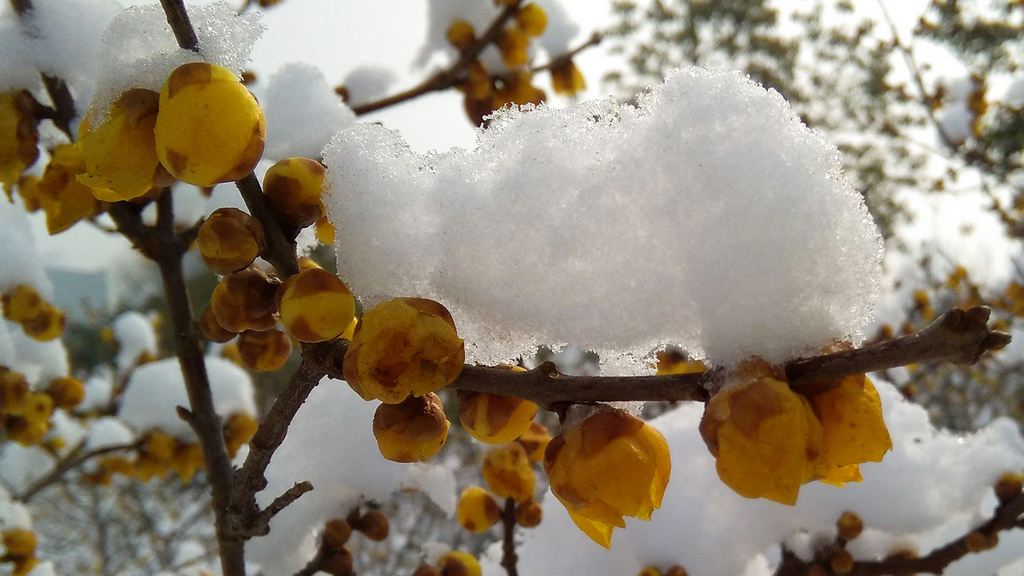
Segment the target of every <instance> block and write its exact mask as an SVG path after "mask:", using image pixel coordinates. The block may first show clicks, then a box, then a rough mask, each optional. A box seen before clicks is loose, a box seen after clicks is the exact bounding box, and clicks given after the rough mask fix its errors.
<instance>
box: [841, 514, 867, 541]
mask: <svg viewBox="0 0 1024 576" xmlns="http://www.w3.org/2000/svg"><path fill="white" fill-rule="evenodd" d="M863 531H864V521H863V520H861V518H860V516H858V515H856V514H854V513H853V512H843V515H842V516H840V517H839V520H836V532H837V533H838V534H839V537H840V538H842V539H843V540H846V541H850V540H853V539H854V538H856V537H858V536H860V533H861V532H863Z"/></svg>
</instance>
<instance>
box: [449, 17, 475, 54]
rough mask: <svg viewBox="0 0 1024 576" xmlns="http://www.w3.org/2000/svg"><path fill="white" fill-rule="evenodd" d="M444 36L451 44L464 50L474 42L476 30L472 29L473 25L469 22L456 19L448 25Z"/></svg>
mask: <svg viewBox="0 0 1024 576" xmlns="http://www.w3.org/2000/svg"><path fill="white" fill-rule="evenodd" d="M445 38H447V39H448V42H450V43H451V45H452V46H455V47H456V48H458V49H459V50H460V51H465V50H466V49H467V48H469V47H470V46H472V45H473V42H476V32H474V31H473V25H472V24H470V23H469V22H466V21H465V20H456V21H454V22H452V23H451V25H450V26H448V31H447V32H445Z"/></svg>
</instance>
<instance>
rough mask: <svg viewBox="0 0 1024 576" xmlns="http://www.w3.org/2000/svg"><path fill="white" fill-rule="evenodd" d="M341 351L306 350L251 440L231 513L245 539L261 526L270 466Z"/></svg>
mask: <svg viewBox="0 0 1024 576" xmlns="http://www.w3.org/2000/svg"><path fill="white" fill-rule="evenodd" d="M338 348H340V347H339V346H338V344H337V343H333V342H332V343H324V344H312V345H306V346H304V347H303V349H302V364H300V365H299V369H298V370H297V371H296V372H295V374H294V375H293V376H292V379H291V381H290V382H289V383H288V386H287V387H286V388H285V390H284V392H282V393H281V395H280V396H278V397H277V400H275V401H274V404H273V406H271V407H270V411H269V412H268V413H267V416H266V418H264V420H263V422H262V423H261V424H260V427H259V429H257V430H256V434H254V435H253V437H252V439H250V440H249V454H248V455H247V456H246V458H245V464H243V465H242V468H241V469H240V470H239V471H238V474H237V478H236V481H235V491H234V494H233V495H232V509H233V510H235V512H236V513H237V514H239V515H240V517H239V518H238V519H237V524H238V525H237V526H236V529H237V530H238V531H239V532H240V535H241V536H242V537H250V535H251V534H252V533H253V532H254V531H257V530H258V526H257V525H258V524H259V523H260V522H262V520H261V518H262V516H263V512H261V511H260V510H259V508H258V506H257V505H256V494H257V493H259V492H260V491H261V490H263V489H264V488H266V486H267V479H266V476H265V474H266V471H267V466H269V465H270V460H271V458H272V457H273V456H274V452H275V451H276V450H277V448H278V447H279V446H280V445H281V443H282V442H284V439H285V436H286V435H287V433H288V426H289V425H290V424H291V422H292V419H293V418H294V417H295V414H296V413H297V412H298V411H299V408H300V407H302V404H303V403H304V402H305V401H306V398H307V397H308V396H309V393H310V392H312V391H313V388H315V387H316V385H317V384H318V383H319V382H320V379H321V378H323V377H324V375H325V374H326V373H327V369H326V368H325V366H326V365H327V364H328V363H331V362H333V360H332V356H333V355H334V354H336V353H337V352H336V350H338ZM340 354H341V355H344V349H341V350H340ZM310 488H312V487H310ZM299 495H301V494H299ZM296 497H298V495H297V496H296ZM267 520H269V518H268V519H267Z"/></svg>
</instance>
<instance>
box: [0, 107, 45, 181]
mask: <svg viewBox="0 0 1024 576" xmlns="http://www.w3.org/2000/svg"><path fill="white" fill-rule="evenodd" d="M34 111H35V99H34V98H32V94H30V93H29V91H28V90H17V91H10V92H0V184H3V186H4V188H5V189H7V190H10V187H11V186H13V185H14V183H16V182H17V181H18V178H19V177H20V176H21V173H22V172H24V171H25V169H26V168H28V167H29V166H31V165H32V164H34V163H35V161H36V159H37V158H39V131H38V129H37V128H36V118H35V114H34Z"/></svg>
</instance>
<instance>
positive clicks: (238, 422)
mask: <svg viewBox="0 0 1024 576" xmlns="http://www.w3.org/2000/svg"><path fill="white" fill-rule="evenodd" d="M258 428H259V424H258V423H257V422H256V418H254V417H253V416H252V415H251V414H246V413H245V412H236V413H235V414H232V415H231V416H228V421H227V422H225V423H224V443H225V444H227V447H228V456H230V457H232V458H234V457H235V454H238V450H239V449H240V448H241V447H242V445H244V444H246V443H247V442H249V440H251V439H252V437H253V435H254V434H256V430H257V429H258Z"/></svg>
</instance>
